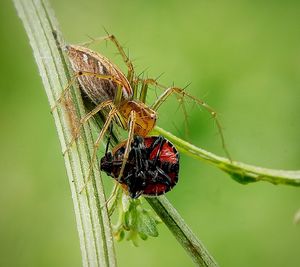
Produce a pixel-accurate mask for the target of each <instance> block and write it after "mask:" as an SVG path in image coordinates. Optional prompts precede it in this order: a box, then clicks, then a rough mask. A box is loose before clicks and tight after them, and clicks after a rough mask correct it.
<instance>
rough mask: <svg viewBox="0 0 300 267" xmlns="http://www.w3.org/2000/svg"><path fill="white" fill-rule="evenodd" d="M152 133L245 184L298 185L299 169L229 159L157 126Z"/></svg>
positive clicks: (299, 179) (299, 183)
mask: <svg viewBox="0 0 300 267" xmlns="http://www.w3.org/2000/svg"><path fill="white" fill-rule="evenodd" d="M153 133H155V134H161V135H163V136H165V137H166V138H167V139H169V140H170V141H171V142H173V143H174V144H175V145H176V146H177V148H178V149H179V151H181V152H183V153H185V154H187V155H189V156H192V157H194V158H196V159H200V160H204V161H206V162H208V163H210V164H212V165H214V166H216V167H217V168H219V169H221V170H222V171H225V172H226V173H228V174H229V175H230V176H231V177H232V178H233V179H234V180H236V181H237V182H239V183H242V184H247V183H251V182H258V181H266V182H270V183H272V184H285V185H293V186H300V171H291V170H273V169H267V168H262V167H257V166H253V165H249V164H245V163H242V162H238V161H231V160H229V159H227V158H224V157H220V156H217V155H215V154H213V153H211V152H208V151H206V150H204V149H202V148H199V147H196V146H194V145H192V144H190V143H188V142H186V141H184V140H182V139H180V138H178V137H176V136H175V135H173V134H171V133H170V132H168V131H166V130H164V129H162V128H160V127H157V126H156V127H155V129H154V130H153Z"/></svg>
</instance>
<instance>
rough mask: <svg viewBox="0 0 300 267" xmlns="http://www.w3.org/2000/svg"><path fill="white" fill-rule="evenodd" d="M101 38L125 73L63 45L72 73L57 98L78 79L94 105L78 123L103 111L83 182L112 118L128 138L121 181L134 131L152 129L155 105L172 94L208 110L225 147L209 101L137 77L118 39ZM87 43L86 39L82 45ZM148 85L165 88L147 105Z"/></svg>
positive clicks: (89, 53) (86, 52) (91, 53)
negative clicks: (110, 46) (118, 58)
mask: <svg viewBox="0 0 300 267" xmlns="http://www.w3.org/2000/svg"><path fill="white" fill-rule="evenodd" d="M103 40H110V41H111V42H112V43H113V44H114V45H115V46H116V48H117V50H118V51H119V53H120V55H121V56H122V58H123V60H124V62H125V64H126V66H127V69H128V71H127V75H126V76H125V74H124V73H123V72H122V71H120V70H119V68H118V67H117V66H115V65H114V64H113V63H112V62H111V61H109V60H108V59H107V58H106V57H104V56H102V55H100V54H99V53H96V52H94V51H92V50H90V49H88V48H87V47H85V46H76V45H68V46H66V51H67V54H68V56H69V59H70V62H71V65H72V68H73V70H74V72H75V75H74V76H73V78H72V79H71V80H70V82H69V84H68V85H67V87H66V88H65V89H64V91H63V93H62V96H61V97H60V99H61V98H63V96H64V95H65V94H66V93H67V92H68V90H69V89H70V87H71V85H72V84H73V83H74V82H75V81H76V80H77V81H78V82H79V84H80V87H81V89H82V91H83V92H84V94H85V95H86V96H87V97H88V98H89V99H90V101H91V102H92V103H93V104H94V105H95V108H94V109H93V110H91V111H90V112H89V113H88V114H86V115H85V116H84V117H83V118H82V119H81V120H80V125H83V124H84V123H86V122H87V121H88V120H89V119H90V118H92V117H93V116H94V115H95V114H97V113H98V112H104V113H105V117H106V119H105V122H104V124H103V127H102V129H101V131H100V133H99V135H98V137H97V138H96V140H95V143H94V147H93V154H92V158H91V164H90V166H89V170H88V174H87V176H86V178H85V181H86V183H87V181H88V180H89V177H90V174H91V171H92V168H93V166H94V164H95V161H96V155H97V150H98V148H99V145H100V143H101V141H102V140H103V138H104V135H105V133H106V132H107V130H108V128H109V125H110V124H111V123H112V122H115V123H116V124H117V125H119V126H121V127H122V128H123V129H125V130H126V131H128V138H127V141H126V142H125V144H124V153H122V156H123V162H122V165H121V167H120V171H119V173H118V178H117V180H118V181H120V179H121V177H122V174H123V172H124V169H125V166H126V162H127V160H128V158H129V156H130V155H129V154H130V149H131V143H132V141H133V138H134V135H138V136H141V137H146V136H147V135H148V134H149V133H150V132H151V130H152V129H153V128H154V126H155V124H156V119H157V111H158V109H159V108H160V106H161V105H162V104H163V103H164V102H165V101H166V99H167V98H168V97H169V96H170V95H172V94H175V95H177V97H179V98H180V99H181V100H182V99H183V98H185V97H188V98H190V99H192V100H193V101H195V102H196V103H198V104H199V105H201V106H202V107H203V108H204V109H206V110H207V111H208V112H209V113H210V115H211V117H212V118H213V119H214V120H215V122H216V125H217V127H218V130H219V133H220V136H221V141H222V145H223V148H224V150H225V151H227V150H226V147H225V142H224V138H223V133H222V129H221V124H220V122H219V120H218V118H217V113H216V112H215V111H214V110H213V109H212V108H211V107H210V106H209V105H207V104H206V103H205V102H204V101H202V100H201V99H198V98H195V97H193V96H192V95H190V94H188V93H187V92H185V91H184V90H183V89H181V88H178V87H165V86H163V85H161V84H159V83H158V82H157V81H156V80H155V79H140V78H139V77H137V76H135V73H134V67H133V64H132V62H131V61H130V60H129V58H128V57H127V55H126V53H125V52H124V50H123V48H122V46H121V45H120V44H119V42H118V41H117V39H116V38H115V37H114V36H113V35H108V36H106V37H103V38H99V39H96V40H94V41H103ZM94 41H92V42H94ZM88 44H89V43H85V44H84V45H88ZM149 86H155V87H158V88H161V89H163V90H164V91H163V93H162V94H161V95H160V96H158V98H157V99H156V101H155V102H154V103H153V104H152V105H150V106H148V105H146V104H145V101H146V94H147V90H148V87H149ZM60 99H59V100H58V102H59V101H60ZM79 128H80V126H79ZM78 131H79V129H78ZM76 138H77V137H74V138H73V140H71V142H70V146H71V145H72V143H73V142H74V141H75V139H76ZM86 183H85V185H86Z"/></svg>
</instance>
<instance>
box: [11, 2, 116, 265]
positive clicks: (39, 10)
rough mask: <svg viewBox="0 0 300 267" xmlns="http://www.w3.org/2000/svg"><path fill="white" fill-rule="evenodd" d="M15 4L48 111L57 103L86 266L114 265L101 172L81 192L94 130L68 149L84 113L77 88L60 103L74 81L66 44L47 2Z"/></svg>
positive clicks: (57, 122)
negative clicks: (69, 98)
mask: <svg viewBox="0 0 300 267" xmlns="http://www.w3.org/2000/svg"><path fill="white" fill-rule="evenodd" d="M14 4H15V7H16V9H17V12H18V15H19V16H20V18H21V20H22V22H23V24H24V27H25V29H26V32H27V35H28V37H29V40H30V44H31V47H32V49H33V53H34V57H35V60H36V63H37V65H38V68H39V72H40V75H41V77H42V80H43V84H44V88H45V90H46V93H47V97H48V100H49V104H50V107H52V108H53V107H55V106H56V105H57V106H56V108H53V117H54V121H55V125H56V128H57V132H58V136H59V140H60V143H61V147H62V151H63V152H64V151H67V152H66V153H65V154H64V160H65V165H66V169H67V174H68V178H69V183H70V188H71V192H72V199H73V204H74V210H75V215H76V222H77V230H78V234H79V240H80V248H81V253H82V261H83V266H102V267H104V266H105V267H108V266H110V267H112V266H116V257H115V252H114V245H113V238H112V233H111V228H110V221H109V216H108V213H107V209H106V206H105V205H104V203H105V197H104V191H103V186H102V181H101V179H99V177H100V172H99V170H98V168H97V167H96V166H95V168H93V173H92V175H91V181H92V182H90V183H88V186H87V190H86V192H85V193H82V194H80V193H79V191H80V189H81V188H82V187H83V184H84V183H85V181H84V177H86V175H87V172H88V168H89V162H90V158H91V153H92V147H93V139H92V135H91V129H90V126H89V125H88V124H86V125H84V127H83V128H84V129H83V130H82V133H81V138H79V139H78V141H76V144H74V145H73V146H72V147H70V148H68V147H67V144H69V142H70V140H71V139H72V137H73V136H74V132H73V131H74V123H78V121H77V120H78V119H77V118H81V117H82V116H83V114H84V108H83V104H82V100H81V95H80V91H79V88H77V87H75V86H74V88H73V90H72V101H70V102H67V101H62V102H61V103H57V102H56V100H57V99H58V98H59V97H60V96H61V94H62V90H63V88H65V87H66V85H67V83H68V80H69V79H70V73H69V69H68V67H67V63H66V62H67V61H66V60H65V58H64V53H63V52H62V49H61V46H60V45H59V44H58V43H57V42H59V43H60V44H63V40H62V38H61V36H60V32H59V30H58V24H57V22H56V19H55V17H54V15H53V13H52V10H51V9H50V8H49V5H48V2H47V1H46V0H45V1H41V0H14ZM54 33H55V34H54ZM55 36H56V37H57V38H55ZM103 206H105V208H102V207H103ZM74 253H76V252H74Z"/></svg>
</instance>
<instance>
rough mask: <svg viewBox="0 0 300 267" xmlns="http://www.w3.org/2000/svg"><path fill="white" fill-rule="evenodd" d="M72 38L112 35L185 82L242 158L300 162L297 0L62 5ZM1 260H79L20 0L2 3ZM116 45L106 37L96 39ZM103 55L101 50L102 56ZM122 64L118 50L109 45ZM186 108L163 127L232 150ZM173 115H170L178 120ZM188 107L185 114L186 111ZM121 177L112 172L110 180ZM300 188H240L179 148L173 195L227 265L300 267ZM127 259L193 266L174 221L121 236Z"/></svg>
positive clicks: (151, 67) (289, 164) (141, 60)
mask: <svg viewBox="0 0 300 267" xmlns="http://www.w3.org/2000/svg"><path fill="white" fill-rule="evenodd" d="M51 4H52V6H53V8H54V10H55V13H56V15H57V18H58V20H59V22H60V25H61V29H62V32H63V34H64V36H65V38H66V40H67V41H68V42H70V43H79V42H82V41H86V40H87V39H88V37H87V36H93V37H96V36H102V35H104V34H105V32H104V30H103V26H104V27H105V28H107V30H108V31H110V32H111V33H114V34H115V35H116V36H117V37H118V39H119V40H120V42H121V43H122V44H124V45H125V47H127V48H129V49H130V56H131V58H133V59H134V62H135V65H136V66H137V70H139V71H142V70H144V69H146V68H148V69H147V73H148V75H149V76H151V77H157V76H159V75H160V74H161V73H164V75H163V76H162V77H161V78H160V81H161V82H162V83H164V84H167V85H171V84H172V83H173V82H174V83H175V84H176V85H178V86H182V87H183V86H185V85H187V84H188V83H190V82H191V85H190V86H189V87H188V91H189V92H191V93H192V94H193V95H196V96H197V97H200V98H203V99H205V100H206V101H207V102H208V103H209V104H210V105H211V106H213V107H214V108H215V109H216V110H217V111H218V112H219V113H220V115H221V120H222V124H223V126H224V132H225V138H226V142H227V145H228V148H229V150H230V152H231V154H232V157H233V158H234V159H235V160H239V161H243V162H246V163H249V164H255V165H259V166H264V167H270V168H277V169H300V144H299V136H300V125H299V115H300V75H299V73H300V25H299V17H300V2H299V1H284V2H282V1H218V0H217V1H190V0H187V1H184V2H178V1H85V2H84V1H78V0H63V1H61V0H51ZM0 36H1V42H0V58H1V65H0V70H1V71H0V76H1V79H0V88H1V89H0V94H1V97H0V112H1V113H0V114H1V131H0V136H1V138H0V151H1V155H0V166H1V174H0V175H1V179H0V188H1V193H0V212H1V215H0V266H81V258H80V250H79V242H78V238H77V232H76V225H75V217H74V214H73V207H72V200H71V195H70V190H69V185H68V180H67V177H66V171H65V169H64V162H63V158H62V155H61V152H60V146H59V142H58V138H57V135H56V130H55V127H54V123H53V119H52V117H51V114H50V109H49V106H48V103H47V99H46V95H45V92H44V90H43V87H42V84H41V79H40V77H39V74H38V71H37V66H36V65H35V62H34V59H33V56H32V51H31V48H30V46H29V43H28V39H27V37H26V35H25V32H24V29H23V26H22V24H21V22H20V20H19V19H18V17H17V15H16V12H15V10H14V7H13V4H12V3H11V2H10V1H8V0H4V1H1V8H0ZM97 47H98V48H99V50H100V51H103V50H102V49H104V51H105V49H106V48H105V45H99V46H97ZM103 53H104V52H103ZM108 54H109V55H110V56H111V58H112V60H114V61H116V62H120V60H119V58H118V57H117V56H115V55H114V53H113V52H111V51H110V49H108ZM177 106H178V105H177V104H176V102H174V101H170V103H169V105H168V104H166V105H165V106H164V107H163V108H162V109H161V110H160V113H159V116H160V118H159V121H158V125H159V126H162V127H164V128H166V129H169V130H171V131H172V132H174V133H175V134H178V135H180V136H183V137H185V138H187V139H188V140H190V141H192V142H193V143H195V144H197V145H199V146H200V147H203V148H205V149H208V150H209V151H212V152H215V153H217V154H221V155H222V154H224V153H223V151H222V149H221V146H220V138H219V136H218V135H217V131H216V129H215V127H214V126H213V122H212V120H211V119H210V117H209V116H208V115H207V114H206V113H205V112H204V111H201V110H200V109H197V108H191V109H189V125H190V127H189V134H188V135H187V136H186V135H184V125H185V123H184V120H183V118H182V116H180V110H178V111H177V113H176V115H173V114H174V113H173V111H174V112H176V110H177ZM170 114H172V118H174V119H173V120H170V119H169V118H168V116H169V115H170ZM177 114H178V116H177ZM106 183H107V184H111V180H108V179H107V180H106ZM299 190H300V188H294V187H289V186H274V185H271V184H268V183H256V184H250V185H240V184H238V183H236V182H235V181H233V180H231V178H230V177H229V176H227V175H226V174H224V173H222V172H220V171H219V170H216V169H215V168H213V167H211V166H208V165H207V164H205V163H202V162H198V161H195V160H193V159H191V158H188V157H186V156H184V155H183V156H182V161H181V173H180V182H179V184H178V185H177V187H176V188H175V189H174V191H172V192H171V193H169V194H168V198H169V200H170V201H171V202H172V203H173V204H174V206H175V207H176V208H177V209H178V211H179V212H180V213H181V215H182V216H183V218H184V219H185V220H186V222H187V223H188V225H190V227H191V228H192V229H193V231H194V232H195V233H196V234H197V235H198V236H199V238H200V239H201V240H202V241H203V243H204V244H205V245H206V246H207V248H208V250H209V251H210V252H211V253H212V255H213V256H214V257H215V259H216V260H217V262H218V263H219V264H220V265H221V266H299V265H300V253H299V251H300V225H295V224H294V223H293V217H294V214H295V213H296V211H297V210H298V209H299V208H300V191H299ZM116 248H117V254H118V262H119V266H131V267H135V266H141V265H143V266H145V267H150V266H174V267H175V266H178V267H181V266H193V263H192V261H191V260H190V259H189V258H188V256H187V255H186V253H185V252H184V251H183V250H182V248H181V247H180V246H179V245H178V243H177V242H176V241H175V239H174V237H173V236H172V235H171V234H170V233H169V231H168V230H167V229H166V228H165V227H164V226H163V225H161V226H160V236H159V238H151V239H149V240H148V241H146V242H141V243H140V246H139V247H138V248H135V247H133V246H132V244H131V243H130V242H126V241H123V242H122V243H118V244H116Z"/></svg>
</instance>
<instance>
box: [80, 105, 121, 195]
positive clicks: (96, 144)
mask: <svg viewBox="0 0 300 267" xmlns="http://www.w3.org/2000/svg"><path fill="white" fill-rule="evenodd" d="M117 112H118V111H117V109H116V108H113V109H111V111H110V112H109V113H108V116H107V118H106V121H105V123H104V125H103V127H102V129H101V131H100V133H99V135H98V137H97V139H96V141H95V143H94V147H93V154H92V158H91V163H90V166H89V168H88V174H87V176H86V177H85V179H84V181H85V183H84V185H83V187H82V189H81V190H80V192H79V193H81V192H82V191H83V190H84V189H85V188H86V186H87V183H88V181H89V180H90V177H91V173H92V169H93V165H94V163H95V160H96V157H97V150H98V148H99V145H100V142H101V140H102V139H103V137H104V134H105V133H106V131H107V129H108V127H109V125H110V124H111V122H112V120H113V118H114V116H115V115H116V114H117Z"/></svg>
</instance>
